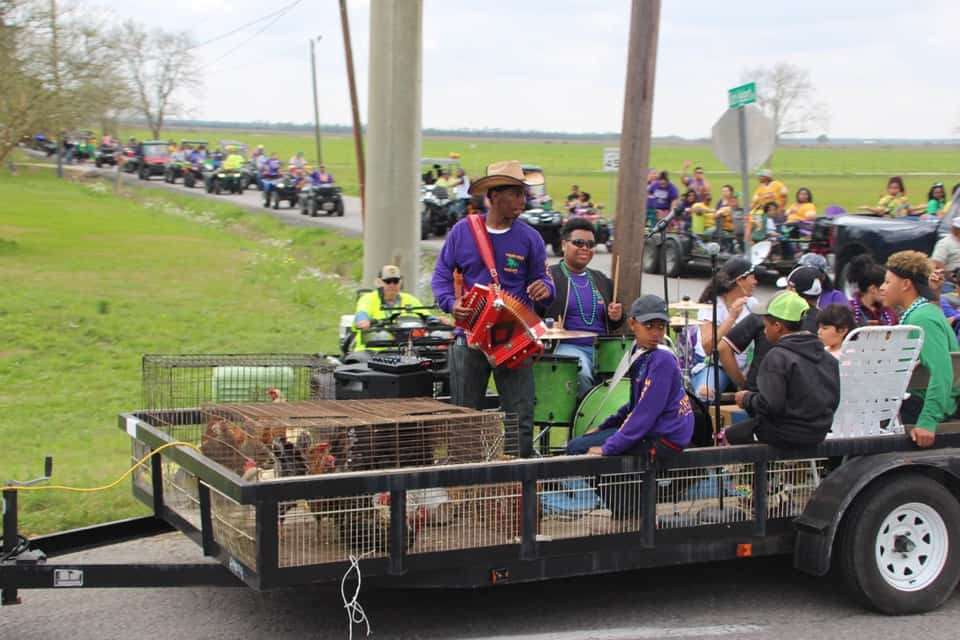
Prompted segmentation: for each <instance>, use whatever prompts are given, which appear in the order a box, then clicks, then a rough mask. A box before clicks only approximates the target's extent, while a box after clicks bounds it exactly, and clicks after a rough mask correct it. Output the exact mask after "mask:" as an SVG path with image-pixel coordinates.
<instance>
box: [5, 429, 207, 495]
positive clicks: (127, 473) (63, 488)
mask: <svg viewBox="0 0 960 640" xmlns="http://www.w3.org/2000/svg"><path fill="white" fill-rule="evenodd" d="M170 447H190V448H191V449H193V450H195V451H196V452H197V453H200V447H198V446H197V445H195V444H192V443H190V442H168V443H166V444H164V445H161V446H159V447H157V448H156V449H154V450H153V451H151V452H150V453H148V454H147V455H145V456H143V457H142V458H140V459H139V460H137V462H136V463H135V464H134V465H133V466H132V467H130V468H129V469H127V470H126V471H125V472H124V473H123V475H122V476H120V477H119V478H117V479H116V480H114V481H113V482H111V483H110V484H105V485H103V486H102V487H68V486H65V485H62V484H42V485H38V486H35V487H18V486H16V485H5V486H4V487H3V489H4V490H12V491H75V492H78V493H95V492H97V491H107V490H108V489H113V488H114V487H115V486H117V485H118V484H120V483H121V482H123V481H124V480H126V479H127V478H128V477H129V476H130V474H131V473H133V472H134V470H136V468H137V467H139V466H140V465H142V464H144V463H146V462H147V460H149V459H150V458H152V457H153V456H155V455H157V454H158V453H160V452H161V451H163V450H164V449H168V448H170Z"/></svg>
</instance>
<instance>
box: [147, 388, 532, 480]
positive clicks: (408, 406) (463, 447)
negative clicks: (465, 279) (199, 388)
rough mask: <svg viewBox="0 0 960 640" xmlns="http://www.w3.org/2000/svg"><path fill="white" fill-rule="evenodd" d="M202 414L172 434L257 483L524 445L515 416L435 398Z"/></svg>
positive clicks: (479, 456) (509, 452) (483, 455)
mask: <svg viewBox="0 0 960 640" xmlns="http://www.w3.org/2000/svg"><path fill="white" fill-rule="evenodd" d="M199 414H200V416H201V419H202V422H201V423H200V424H196V425H170V430H171V436H174V437H178V438H186V439H188V440H189V441H191V442H199V444H200V449H201V452H202V453H203V454H204V455H205V456H206V457H208V458H209V459H211V460H213V461H215V462H218V463H219V464H221V465H223V466H225V467H227V468H228V469H230V470H231V471H233V472H234V473H236V474H237V475H240V476H242V477H245V478H246V479H248V480H253V481H256V480H269V479H272V478H279V477H292V476H302V475H316V474H323V473H333V472H340V471H366V470H371V469H397V468H406V467H423V466H434V465H444V464H458V463H468V462H489V461H492V460H499V459H504V458H507V457H511V456H515V455H516V453H517V449H518V442H519V439H518V431H517V421H516V418H515V417H512V416H509V417H508V416H505V415H504V414H502V413H493V412H484V411H476V410H473V409H466V408H463V407H456V406H453V405H449V404H445V403H442V402H437V401H434V400H417V399H403V400H400V399H390V400H323V401H312V402H278V403H267V404H235V405H208V406H206V407H204V408H203V409H202V410H201V411H200V412H199ZM159 417H160V419H162V418H163V416H162V415H161V416H159ZM188 432H189V433H188Z"/></svg>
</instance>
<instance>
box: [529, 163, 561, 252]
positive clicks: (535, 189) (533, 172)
mask: <svg viewBox="0 0 960 640" xmlns="http://www.w3.org/2000/svg"><path fill="white" fill-rule="evenodd" d="M522 169H523V178H524V180H525V181H526V183H527V185H528V186H527V204H526V211H524V212H523V213H522V214H520V219H521V220H523V221H524V222H526V223H527V224H529V225H530V226H531V227H533V228H534V229H536V230H537V231H538V232H539V233H540V235H541V236H543V242H544V244H546V245H547V246H549V247H550V248H551V249H552V250H553V253H554V255H560V253H561V252H562V248H561V241H562V240H563V237H562V235H561V230H562V228H563V215H562V214H561V213H560V212H559V211H554V210H553V199H552V198H551V197H550V196H549V195H547V192H546V180H545V178H544V176H543V169H542V168H541V167H539V166H537V165H533V164H525V165H522Z"/></svg>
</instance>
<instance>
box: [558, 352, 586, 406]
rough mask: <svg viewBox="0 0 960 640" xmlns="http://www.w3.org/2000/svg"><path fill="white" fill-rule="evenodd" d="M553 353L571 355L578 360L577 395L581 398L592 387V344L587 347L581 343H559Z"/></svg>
mask: <svg viewBox="0 0 960 640" xmlns="http://www.w3.org/2000/svg"><path fill="white" fill-rule="evenodd" d="M553 353H554V355H558V356H572V357H575V358H577V359H578V360H580V366H579V367H578V368H577V397H578V398H582V397H583V396H585V395H587V392H588V391H590V389H592V388H593V384H594V383H593V357H594V350H593V345H590V346H589V347H588V346H586V345H582V344H570V343H569V342H564V343H561V344H560V346H559V347H557V349H556V351H554V352H553Z"/></svg>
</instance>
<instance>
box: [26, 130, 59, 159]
mask: <svg viewBox="0 0 960 640" xmlns="http://www.w3.org/2000/svg"><path fill="white" fill-rule="evenodd" d="M27 146H28V147H30V148H31V149H33V150H35V151H42V152H43V153H45V154H47V157H50V156H52V155H53V154H55V153H56V152H57V141H56V140H51V139H50V138H48V137H47V136H45V135H43V134H42V133H38V134H37V135H35V136H33V138H31V139H30V142H29V143H28V144H27Z"/></svg>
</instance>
